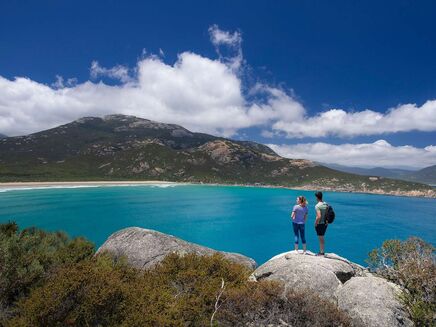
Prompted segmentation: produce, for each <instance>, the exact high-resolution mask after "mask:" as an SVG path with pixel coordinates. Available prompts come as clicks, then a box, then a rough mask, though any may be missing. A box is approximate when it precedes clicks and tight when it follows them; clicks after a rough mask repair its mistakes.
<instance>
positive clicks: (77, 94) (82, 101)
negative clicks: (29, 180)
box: [0, 52, 295, 136]
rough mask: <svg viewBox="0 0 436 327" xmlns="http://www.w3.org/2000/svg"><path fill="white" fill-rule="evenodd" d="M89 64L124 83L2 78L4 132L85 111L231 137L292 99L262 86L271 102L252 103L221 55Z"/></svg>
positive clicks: (54, 122)
mask: <svg viewBox="0 0 436 327" xmlns="http://www.w3.org/2000/svg"><path fill="white" fill-rule="evenodd" d="M91 71H92V74H93V76H94V77H97V76H101V75H105V76H109V77H113V78H116V79H118V80H120V81H121V83H120V84H119V85H107V84H104V83H103V82H91V81H87V82H84V83H81V84H76V85H73V86H66V85H64V83H63V82H62V81H63V80H60V79H58V81H57V84H56V87H50V86H48V85H45V84H42V83H38V82H36V81H33V80H31V79H29V78H22V77H19V78H15V79H14V80H9V79H6V78H3V77H0V131H2V133H5V134H7V135H10V136H14V135H19V134H27V133H31V132H36V131H40V130H43V129H47V128H50V127H54V126H56V125H59V124H63V123H67V122H69V121H71V120H74V119H77V118H80V117H83V116H102V115H106V114H112V113H121V114H129V115H136V116H138V117H144V118H148V119H153V120H157V121H161V122H167V123H178V124H181V125H183V126H185V127H187V128H189V129H191V130H193V131H201V132H207V133H213V134H218V135H224V136H231V135H234V134H235V133H236V132H237V131H238V130H239V129H241V128H245V127H250V126H254V125H262V124H267V123H268V122H269V121H270V120H272V119H276V118H277V117H281V116H283V115H284V114H285V113H286V112H289V113H292V112H293V109H292V108H293V107H292V105H295V103H294V101H293V99H292V98H291V97H289V96H288V95H286V94H285V93H284V92H283V91H280V90H277V89H274V88H267V89H265V90H266V91H265V92H267V93H268V94H269V100H268V101H267V102H266V103H264V104H260V105H252V104H251V105H248V104H247V102H246V100H245V98H244V96H243V94H242V91H241V88H242V87H241V80H240V79H239V77H238V76H237V74H236V72H234V71H233V70H232V69H231V68H230V67H229V66H228V65H227V64H225V63H223V62H221V61H220V60H212V59H209V58H205V57H202V56H200V55H197V54H194V53H190V52H184V53H182V54H180V55H179V57H178V60H177V61H176V62H175V63H174V64H173V65H169V64H166V63H164V62H163V61H162V59H161V58H158V57H156V56H150V57H147V58H143V59H141V60H140V61H139V62H138V64H137V67H136V68H135V69H131V70H129V69H128V68H125V67H120V66H116V67H114V68H113V69H106V68H103V67H101V66H100V65H99V64H98V63H97V62H94V63H93V65H92V67H91ZM288 105H289V106H288Z"/></svg>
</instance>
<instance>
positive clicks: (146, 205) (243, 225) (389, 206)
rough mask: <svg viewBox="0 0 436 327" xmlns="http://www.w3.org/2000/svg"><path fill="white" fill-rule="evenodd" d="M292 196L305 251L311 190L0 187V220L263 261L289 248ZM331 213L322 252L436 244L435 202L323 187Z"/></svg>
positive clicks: (356, 255)
mask: <svg viewBox="0 0 436 327" xmlns="http://www.w3.org/2000/svg"><path fill="white" fill-rule="evenodd" d="M298 195H304V196H306V198H307V199H308V200H309V217H308V223H307V224H306V239H307V244H308V249H309V250H312V251H314V252H317V251H318V242H317V237H316V234H315V231H314V227H313V224H314V219H315V210H314V205H315V198H314V195H313V192H309V191H297V190H288V189H273V188H255V187H233V186H203V185H176V186H174V185H160V186H158V185H151V186H144V185H141V186H113V187H108V186H105V187H83V188H82V187H79V188H46V189H28V190H5V189H3V190H1V189H0V222H7V221H9V220H14V221H16V222H17V223H18V224H19V225H20V226H21V227H28V226H37V227H40V228H44V229H47V230H52V231H55V230H63V231H65V232H67V233H68V234H69V235H71V236H85V237H87V238H88V239H90V240H92V241H93V242H95V244H96V246H97V247H98V246H99V245H101V244H102V243H103V242H104V241H105V239H106V238H107V237H108V236H109V235H110V234H112V233H113V232H115V231H118V230H120V229H122V228H125V227H129V226H139V227H143V228H150V229H154V230H158V231H160V232H163V233H168V234H171V235H174V236H177V237H180V238H182V239H184V240H187V241H190V242H195V243H198V244H201V245H204V246H208V247H211V248H214V249H217V250H223V251H230V252H238V253H242V254H244V255H247V256H249V257H252V258H253V259H255V260H256V261H257V263H258V264H262V263H264V262H265V261H267V260H268V259H270V258H271V257H273V256H274V255H276V254H279V253H282V252H285V251H289V250H291V249H293V232H292V223H291V220H290V218H289V214H290V210H291V208H292V206H293V205H294V203H295V199H296V197H297V196H298ZM324 197H325V200H326V201H327V202H329V203H330V204H331V205H332V206H333V208H334V209H335V212H336V220H335V222H334V223H333V224H332V225H330V226H329V228H328V230H327V233H326V251H327V252H335V253H337V254H339V255H341V256H343V257H346V258H348V259H350V260H352V261H354V262H357V263H360V264H365V259H366V258H367V255H368V253H369V251H370V250H371V249H373V248H375V247H379V246H380V245H381V244H382V242H383V240H385V239H391V238H400V239H406V238H407V237H409V236H412V235H415V236H419V237H421V238H423V239H424V240H426V241H428V242H431V243H433V244H436V200H435V199H423V198H407V197H393V196H383V195H369V194H352V193H335V192H325V194H324Z"/></svg>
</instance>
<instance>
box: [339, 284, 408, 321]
mask: <svg viewBox="0 0 436 327" xmlns="http://www.w3.org/2000/svg"><path fill="white" fill-rule="evenodd" d="M400 294H401V289H400V288H399V287H398V286H397V285H395V284H393V283H390V282H388V281H387V280H386V279H383V278H380V277H375V276H366V277H353V278H351V279H350V280H349V281H347V282H346V283H345V284H344V285H343V287H341V288H340V289H338V291H337V294H336V296H337V299H338V307H339V308H340V309H341V310H343V311H345V312H346V313H348V315H349V316H350V318H351V319H352V320H353V323H354V324H355V326H371V327H385V326H405V327H409V326H413V325H414V324H413V322H412V321H411V320H409V318H408V315H407V313H406V312H405V310H404V307H403V306H402V305H401V303H400V302H399V295H400Z"/></svg>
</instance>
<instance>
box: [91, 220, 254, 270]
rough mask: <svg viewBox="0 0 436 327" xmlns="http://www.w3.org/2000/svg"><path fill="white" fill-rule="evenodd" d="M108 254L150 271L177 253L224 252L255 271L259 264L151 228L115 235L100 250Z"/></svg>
mask: <svg viewBox="0 0 436 327" xmlns="http://www.w3.org/2000/svg"><path fill="white" fill-rule="evenodd" d="M103 251H108V252H110V253H111V254H112V255H114V256H115V257H121V256H125V257H126V258H127V260H128V262H129V264H131V265H132V266H133V267H136V268H139V269H148V268H150V267H153V266H154V265H156V264H157V263H159V262H160V261H162V260H163V259H164V258H165V256H166V255H168V254H170V253H177V254H179V255H184V254H186V253H195V254H198V255H212V254H214V253H221V254H222V255H223V256H224V257H225V258H227V259H229V260H231V261H233V262H236V263H239V264H242V265H244V266H246V267H248V268H250V269H255V268H256V266H257V264H256V262H255V261H254V260H253V259H251V258H249V257H246V256H244V255H242V254H238V253H229V252H221V251H216V250H213V249H211V248H208V247H205V246H201V245H198V244H194V243H190V242H186V241H184V240H181V239H179V238H177V237H174V236H172V235H167V234H163V233H160V232H157V231H154V230H151V229H144V228H139V227H129V228H125V229H122V230H120V231H118V232H116V233H114V234H112V235H111V236H110V237H109V238H108V239H107V240H106V242H104V244H103V245H102V246H101V247H100V248H99V249H98V250H97V254H98V253H101V252H103Z"/></svg>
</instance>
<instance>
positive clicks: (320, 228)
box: [315, 224, 328, 236]
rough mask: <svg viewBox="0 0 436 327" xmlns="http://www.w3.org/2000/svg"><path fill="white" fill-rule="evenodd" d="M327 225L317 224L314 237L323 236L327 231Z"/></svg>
mask: <svg viewBox="0 0 436 327" xmlns="http://www.w3.org/2000/svg"><path fill="white" fill-rule="evenodd" d="M327 226H328V225H327V224H318V225H316V226H315V230H316V235H318V236H324V234H325V231H326V230H327Z"/></svg>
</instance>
